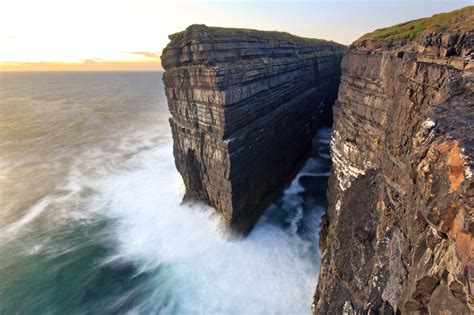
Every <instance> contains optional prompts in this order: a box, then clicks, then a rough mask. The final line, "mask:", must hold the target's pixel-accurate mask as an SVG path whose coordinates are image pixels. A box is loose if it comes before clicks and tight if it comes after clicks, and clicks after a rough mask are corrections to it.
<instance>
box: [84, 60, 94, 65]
mask: <svg viewBox="0 0 474 315" xmlns="http://www.w3.org/2000/svg"><path fill="white" fill-rule="evenodd" d="M84 64H85V65H95V64H97V62H95V61H94V60H93V59H86V60H84Z"/></svg>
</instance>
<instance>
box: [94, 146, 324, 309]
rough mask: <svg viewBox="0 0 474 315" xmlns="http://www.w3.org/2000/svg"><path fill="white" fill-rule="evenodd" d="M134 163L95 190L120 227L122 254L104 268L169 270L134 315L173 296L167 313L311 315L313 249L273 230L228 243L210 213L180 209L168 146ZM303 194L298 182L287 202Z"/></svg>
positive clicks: (264, 225)
mask: <svg viewBox="0 0 474 315" xmlns="http://www.w3.org/2000/svg"><path fill="white" fill-rule="evenodd" d="M134 159H139V160H140V163H137V165H138V164H141V165H142V166H141V167H140V168H136V169H133V170H127V171H124V172H122V173H119V174H116V175H114V176H111V177H109V178H107V179H105V180H101V181H99V182H98V183H97V184H96V185H95V187H94V189H97V190H98V191H99V192H100V193H101V194H102V196H103V198H104V199H105V200H106V202H104V204H107V207H106V208H105V209H103V211H105V214H106V215H107V216H108V217H109V218H111V219H113V220H114V222H115V225H114V228H112V229H111V230H109V234H108V238H109V240H110V241H111V242H112V243H113V244H114V246H115V248H116V250H117V251H116V253H115V254H114V256H113V257H110V260H109V261H107V262H106V263H114V261H116V260H124V261H128V262H132V263H134V264H135V265H136V266H137V267H138V268H139V269H141V270H142V271H147V272H154V271H156V270H157V268H158V267H159V266H167V271H166V279H164V278H163V274H162V273H158V274H157V275H156V278H155V279H154V280H153V283H152V288H151V290H150V292H151V293H150V296H149V298H148V299H147V300H146V301H144V302H143V304H142V305H141V306H140V307H139V309H138V310H137V309H136V310H134V311H137V312H139V310H140V309H143V310H144V309H148V310H150V309H153V310H157V307H158V306H157V304H160V301H162V300H163V294H164V293H163V291H164V290H165V291H166V290H168V291H167V292H168V293H169V294H171V296H172V298H171V302H169V303H171V305H168V306H167V307H168V310H169V312H172V311H171V310H173V312H175V311H176V309H173V307H178V312H179V313H185V314H261V313H265V314H268V313H271V314H305V313H309V312H310V307H309V306H310V304H311V302H310V301H311V297H312V294H313V292H314V289H315V285H316V278H317V266H316V265H315V263H314V260H313V259H312V256H311V255H310V254H309V253H308V251H307V248H308V244H307V243H308V242H304V241H302V240H301V239H300V238H299V237H298V236H297V235H296V233H295V231H285V230H283V229H281V228H280V227H277V226H274V225H272V224H270V223H268V222H261V223H259V224H258V225H257V226H256V227H255V229H254V230H253V231H252V233H251V234H250V235H249V236H248V237H246V238H245V239H242V240H238V241H235V240H234V241H232V240H229V239H227V238H226V237H224V236H223V235H222V234H221V233H220V232H219V231H218V228H217V226H218V222H216V219H210V216H212V214H213V209H212V208H210V207H208V206H205V205H200V204H195V205H181V204H180V201H181V198H182V195H183V192H184V189H183V184H182V181H181V177H180V176H179V174H178V173H177V171H176V170H175V168H174V162H173V157H172V145H171V143H167V144H165V145H162V146H159V147H157V148H155V149H153V150H150V151H147V152H144V153H142V154H139V155H137V156H136V157H134ZM302 189H303V188H302V187H301V186H299V184H298V183H297V181H294V182H293V184H292V185H291V186H290V188H289V189H288V190H287V192H286V194H287V195H288V196H290V195H293V194H294V193H295V192H298V191H300V190H302ZM297 206H301V205H297ZM298 214H299V215H298ZM301 218H302V210H300V212H298V211H296V216H295V222H296V221H298V220H301ZM293 229H294V227H292V228H290V230H293ZM291 232H293V233H291ZM315 237H316V235H315ZM170 292H171V293H170ZM160 313H167V312H166V310H163V309H160Z"/></svg>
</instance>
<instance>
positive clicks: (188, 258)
mask: <svg viewBox="0 0 474 315" xmlns="http://www.w3.org/2000/svg"><path fill="white" fill-rule="evenodd" d="M161 76H162V73H160V72H76V73H74V72H57V73H56V72H47V73H46V72H45V73H0V314H35V315H36V314H309V313H310V305H311V299H312V295H313V293H314V290H315V287H316V284H317V276H318V270H319V260H320V253H319V250H318V231H319V222H320V217H321V215H322V213H323V209H324V202H325V190H326V184H327V177H328V175H329V171H330V161H329V159H328V144H329V138H330V132H331V130H330V129H321V130H320V131H319V132H318V136H317V137H316V139H315V144H316V147H317V149H316V150H315V152H314V154H313V155H312V156H311V157H310V158H309V159H308V161H307V162H306V164H305V165H304V167H303V168H302V169H301V171H300V172H299V174H298V175H297V176H296V178H295V179H294V180H293V181H292V182H291V183H289V185H288V186H287V187H286V188H285V189H284V190H283V191H282V193H281V195H280V197H279V198H278V200H276V201H275V202H274V203H273V204H272V205H270V206H269V207H268V209H267V211H266V214H265V215H264V216H263V217H262V218H261V220H260V221H259V223H258V224H257V225H256V227H255V228H254V230H253V231H252V232H251V233H250V234H249V235H248V236H247V237H246V238H243V239H232V238H229V237H227V236H226V235H225V234H224V233H223V232H222V231H221V229H220V228H219V226H220V224H219V217H218V216H217V215H216V214H215V213H214V210H213V209H212V208H211V207H209V206H207V205H205V204H200V203H188V204H182V203H181V199H182V196H183V193H184V186H183V183H182V180H181V177H180V175H179V173H178V172H177V171H176V168H175V165H174V160H173V153H172V138H171V131H170V127H169V123H168V118H169V116H170V114H169V112H168V109H167V104H166V98H165V95H164V90H163V83H162V80H161Z"/></svg>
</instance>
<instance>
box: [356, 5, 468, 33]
mask: <svg viewBox="0 0 474 315" xmlns="http://www.w3.org/2000/svg"><path fill="white" fill-rule="evenodd" d="M453 31H474V6H469V7H465V8H462V9H459V10H455V11H452V12H448V13H440V14H435V15H433V16H432V17H429V18H423V19H418V20H413V21H409V22H405V23H401V24H397V25H394V26H391V27H387V28H381V29H378V30H375V31H374V32H372V33H368V34H365V35H364V36H362V37H361V38H360V39H359V40H367V39H370V40H390V39H393V40H397V39H406V38H414V37H417V36H419V35H425V34H429V33H437V32H453Z"/></svg>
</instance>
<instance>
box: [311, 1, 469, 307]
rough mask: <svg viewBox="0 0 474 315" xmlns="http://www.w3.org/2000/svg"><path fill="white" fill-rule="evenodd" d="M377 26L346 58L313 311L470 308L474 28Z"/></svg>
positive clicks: (459, 20) (336, 112) (460, 20)
mask: <svg viewBox="0 0 474 315" xmlns="http://www.w3.org/2000/svg"><path fill="white" fill-rule="evenodd" d="M473 8H474V7H471V8H468V10H467V12H466V11H465V13H467V14H464V15H459V14H454V15H455V17H454V18H455V20H452V21H449V22H448V24H449V23H450V22H452V23H453V24H454V23H460V25H463V23H464V22H465V24H464V25H468V26H469V25H471V26H472V25H473V24H472V21H474V10H473ZM463 19H465V20H463ZM463 21H464V22H463ZM427 22H429V21H427ZM469 23H470V24H469ZM383 31H385V30H382V32H381V31H379V33H383ZM369 35H370V34H369ZM370 37H371V36H365V37H364V38H363V39H361V40H359V41H356V42H355V43H354V44H353V45H352V46H351V47H350V50H349V52H348V53H347V55H345V57H344V59H343V62H342V77H341V85H340V87H339V95H338V101H337V102H336V105H335V107H334V108H333V110H334V117H335V118H334V119H335V121H334V132H333V137H332V141H331V151H332V159H333V172H332V175H331V178H330V182H329V191H328V194H327V196H328V203H329V205H328V209H327V213H326V215H325V218H324V224H323V227H322V230H321V244H320V246H321V250H322V251H323V253H324V256H323V259H322V262H321V271H320V276H319V282H318V287H317V290H316V294H315V298H314V303H313V312H314V313H317V314H394V313H402V314H428V313H430V314H472V313H473V312H474V240H473V236H474V213H473V211H474V208H473V206H474V179H473V175H472V170H473V168H472V157H473V156H474V139H473V135H474V93H473V91H474V77H473V72H474V71H473V70H474V64H473V58H474V56H473V49H474V32H473V31H472V28H471V30H469V29H467V30H466V29H462V28H460V29H457V30H453V31H449V30H448V31H444V32H437V33H430V32H422V33H421V34H418V35H416V36H415V37H412V38H411V39H403V38H396V36H392V37H395V38H394V39H381V38H379V39H377V38H375V39H373V38H370ZM401 37H403V36H401Z"/></svg>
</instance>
